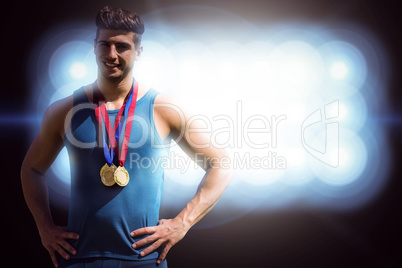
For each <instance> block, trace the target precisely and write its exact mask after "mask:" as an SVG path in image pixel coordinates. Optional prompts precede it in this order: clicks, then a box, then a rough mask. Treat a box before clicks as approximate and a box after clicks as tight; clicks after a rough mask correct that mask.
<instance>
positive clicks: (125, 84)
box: [96, 73, 133, 102]
mask: <svg viewBox="0 0 402 268" xmlns="http://www.w3.org/2000/svg"><path fill="white" fill-rule="evenodd" d="M96 83H97V86H98V88H99V90H100V92H101V93H102V95H103V97H104V98H105V101H106V102H109V101H111V102H113V101H116V100H118V99H124V98H125V97H126V96H127V94H128V92H129V91H130V89H131V87H132V85H133V75H132V73H129V74H128V75H126V76H125V77H124V78H122V79H116V80H112V79H107V78H105V77H104V76H103V75H102V74H99V73H98V79H97V81H96Z"/></svg>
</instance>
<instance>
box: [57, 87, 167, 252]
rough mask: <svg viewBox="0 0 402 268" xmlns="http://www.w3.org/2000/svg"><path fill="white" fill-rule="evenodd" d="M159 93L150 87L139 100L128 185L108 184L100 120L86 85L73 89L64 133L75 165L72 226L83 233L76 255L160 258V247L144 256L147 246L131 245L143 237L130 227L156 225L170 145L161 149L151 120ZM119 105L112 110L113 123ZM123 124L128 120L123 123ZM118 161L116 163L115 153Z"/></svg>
mask: <svg viewBox="0 0 402 268" xmlns="http://www.w3.org/2000/svg"><path fill="white" fill-rule="evenodd" d="M157 94H158V93H157V92H156V91H155V90H153V89H150V90H148V92H147V93H146V94H145V95H144V96H143V97H142V98H140V99H139V100H138V101H137V106H136V109H135V115H134V121H133V124H132V131H131V136H130V145H129V148H128V152H127V159H126V163H125V165H124V166H125V168H126V169H127V171H128V173H129V175H130V181H129V183H128V185H127V186H125V187H121V186H118V185H117V184H115V185H113V186H110V187H108V186H105V185H103V183H102V182H101V179H100V175H99V172H100V169H101V168H102V166H103V165H104V164H105V163H106V161H105V158H104V155H103V148H102V147H99V146H98V144H100V143H102V141H100V142H99V133H98V131H97V128H98V123H97V121H96V118H95V111H94V106H93V105H92V104H91V103H89V102H88V100H87V98H86V96H85V93H84V89H83V88H80V89H79V90H77V91H75V92H74V95H73V98H74V107H73V115H72V118H71V122H70V125H69V127H68V129H67V131H66V134H65V136H64V144H65V146H66V148H67V150H68V154H69V158H70V166H71V198H70V207H69V217H68V230H69V231H71V232H76V233H78V234H79V235H80V237H79V239H78V240H74V241H72V242H71V244H72V245H73V247H74V248H76V249H77V251H78V254H77V255H76V256H72V258H89V257H108V258H118V259H126V260H138V259H152V258H157V257H158V255H159V253H160V251H155V252H154V253H152V254H150V255H147V256H145V257H140V256H139V253H140V252H141V251H142V250H143V249H137V250H134V249H133V248H132V247H131V245H132V244H133V243H134V242H136V241H138V240H140V239H141V238H142V237H135V239H134V238H132V237H131V236H130V232H132V231H133V230H136V229H138V228H142V227H146V226H155V225H156V224H157V222H158V219H159V208H160V203H161V197H162V189H163V180H164V172H163V165H161V163H163V161H164V160H167V157H168V154H169V152H168V150H167V149H165V148H163V146H162V141H161V138H160V136H159V135H158V133H157V131H156V128H155V123H154V119H153V107H154V101H155V97H156V95H157ZM117 112H118V110H109V111H108V114H109V117H110V120H111V123H112V124H113V123H114V120H115V118H116V115H117ZM124 127H125V122H124ZM114 164H115V165H116V166H118V159H117V157H115V158H114Z"/></svg>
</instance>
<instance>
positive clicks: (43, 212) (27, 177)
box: [21, 163, 53, 231]
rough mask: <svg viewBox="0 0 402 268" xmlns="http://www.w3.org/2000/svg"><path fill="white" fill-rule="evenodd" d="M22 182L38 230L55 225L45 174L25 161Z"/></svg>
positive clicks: (22, 169)
mask: <svg viewBox="0 0 402 268" xmlns="http://www.w3.org/2000/svg"><path fill="white" fill-rule="evenodd" d="M21 183H22V190H23V193H24V198H25V201H26V203H27V205H28V208H29V210H30V211H31V213H32V215H33V217H34V220H35V222H36V226H37V227H38V230H39V231H41V229H42V228H46V227H47V226H50V225H53V220H52V216H51V213H50V208H49V195H48V188H47V184H46V178H45V176H44V175H43V174H40V173H39V172H37V171H35V170H34V169H32V168H31V167H29V166H28V165H27V164H25V163H24V164H23V165H22V168H21Z"/></svg>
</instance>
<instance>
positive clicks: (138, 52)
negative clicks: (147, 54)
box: [134, 45, 144, 61]
mask: <svg viewBox="0 0 402 268" xmlns="http://www.w3.org/2000/svg"><path fill="white" fill-rule="evenodd" d="M143 50H144V48H143V46H141V45H140V47H139V48H137V49H136V50H135V59H134V60H136V61H138V60H139V59H140V57H141V55H142V51H143Z"/></svg>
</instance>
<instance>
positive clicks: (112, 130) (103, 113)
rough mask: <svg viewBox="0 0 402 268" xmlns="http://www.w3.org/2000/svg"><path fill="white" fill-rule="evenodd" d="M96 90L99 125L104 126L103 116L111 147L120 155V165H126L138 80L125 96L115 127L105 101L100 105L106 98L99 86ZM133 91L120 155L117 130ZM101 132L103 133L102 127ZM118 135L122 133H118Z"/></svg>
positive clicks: (95, 97) (96, 115) (96, 110)
mask: <svg viewBox="0 0 402 268" xmlns="http://www.w3.org/2000/svg"><path fill="white" fill-rule="evenodd" d="M95 90H96V93H97V94H96V95H95V94H94V103H95V104H96V105H98V107H97V108H96V109H95V117H96V120H97V121H98V124H99V126H102V118H103V121H104V122H105V128H106V131H107V135H108V137H109V148H110V147H111V148H112V149H113V151H114V152H115V153H116V155H117V156H118V157H119V165H120V166H124V163H125V162H126V157H127V151H128V145H129V143H130V135H131V127H132V124H133V119H134V113H135V107H136V104H137V101H136V100H137V95H138V82H136V81H135V80H134V87H133V89H131V90H130V92H129V94H127V97H126V98H125V100H124V103H123V105H122V106H121V107H120V109H119V112H118V113H117V116H116V119H115V121H114V126H113V127H112V125H111V124H110V119H109V115H108V113H107V110H106V105H105V103H104V102H103V103H102V104H101V105H99V102H100V101H104V98H103V96H102V94H101V92H100V91H99V89H98V88H97V87H96V88H95ZM131 92H132V94H133V96H132V100H131V104H130V107H129V108H128V114H127V115H125V116H127V121H126V127H125V129H124V136H123V142H122V149H121V153H120V155H119V144H118V143H117V140H116V137H115V136H116V131H117V129H118V126H119V124H120V121H121V118H122V115H123V112H124V110H125V106H126V103H127V99H128V96H130V94H131ZM94 93H95V92H94ZM100 134H101V135H103V128H102V127H101V128H100ZM117 135H120V133H117Z"/></svg>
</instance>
